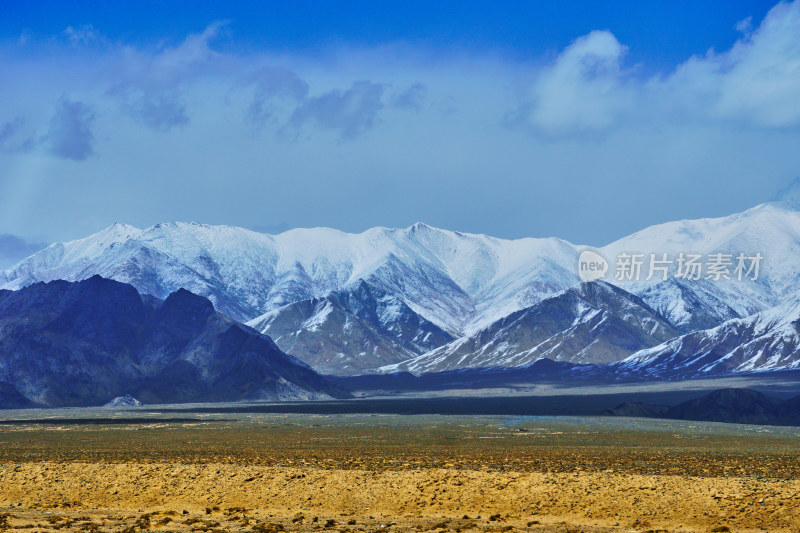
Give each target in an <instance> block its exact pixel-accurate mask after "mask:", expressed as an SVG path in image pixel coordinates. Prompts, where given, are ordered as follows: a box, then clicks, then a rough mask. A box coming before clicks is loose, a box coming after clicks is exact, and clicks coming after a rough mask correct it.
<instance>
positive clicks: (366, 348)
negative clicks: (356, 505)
mask: <svg viewBox="0 0 800 533" xmlns="http://www.w3.org/2000/svg"><path fill="white" fill-rule="evenodd" d="M248 325H250V326H252V327H253V328H255V329H257V330H258V331H260V332H262V333H264V334H265V335H269V336H270V337H272V338H273V339H274V340H275V342H276V343H277V345H278V346H280V347H281V349H283V350H285V351H287V352H289V353H293V354H300V355H299V356H298V357H299V358H300V359H302V360H303V361H304V362H306V363H307V364H309V365H310V366H312V367H313V368H314V369H316V370H317V371H319V372H323V373H326V374H331V375H357V374H362V373H364V372H369V371H374V369H376V368H378V367H380V366H383V365H387V364H391V363H397V362H399V361H404V360H406V359H410V358H412V357H415V356H417V355H420V354H422V353H424V352H427V351H429V350H432V349H434V348H438V347H439V346H442V345H443V344H446V343H448V342H450V341H452V340H453V337H452V336H451V335H450V334H449V333H447V332H446V331H444V330H443V329H441V328H440V327H439V326H437V325H436V324H434V323H432V322H430V321H429V320H426V319H425V318H423V317H422V316H421V315H419V314H418V313H416V312H414V311H413V310H412V309H411V308H410V307H408V305H406V304H405V303H404V302H403V300H401V299H400V298H397V297H395V296H391V295H390V294H388V293H387V292H385V291H383V290H381V289H379V288H377V287H374V286H372V285H370V284H368V283H366V282H364V281H359V282H358V283H356V284H355V285H354V286H352V287H349V288H348V289H346V290H341V291H335V292H333V293H331V294H329V295H328V296H326V297H324V298H310V299H307V300H302V301H299V302H295V303H292V304H289V305H286V306H284V307H281V308H280V309H277V310H275V311H272V312H270V313H267V314H266V315H263V316H261V317H259V318H257V319H255V320H253V321H251V322H249V323H248Z"/></svg>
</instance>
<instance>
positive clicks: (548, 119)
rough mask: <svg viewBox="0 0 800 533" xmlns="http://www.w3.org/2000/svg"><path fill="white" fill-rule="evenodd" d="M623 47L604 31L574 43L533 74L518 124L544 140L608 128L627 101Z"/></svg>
mask: <svg viewBox="0 0 800 533" xmlns="http://www.w3.org/2000/svg"><path fill="white" fill-rule="evenodd" d="M624 53H625V47H624V46H623V45H621V44H620V43H619V41H617V39H616V37H614V35H612V34H611V33H610V32H608V31H593V32H591V33H590V34H588V35H586V36H583V37H580V38H578V39H576V40H575V41H574V42H573V43H572V44H570V45H569V46H568V47H567V48H566V49H565V50H564V51H563V52H562V53H561V54H560V55H559V56H558V58H557V59H556V61H555V63H554V64H553V65H551V66H549V67H547V68H545V69H542V71H541V72H540V73H539V74H538V76H537V77H536V80H535V81H534V83H533V86H532V88H531V91H530V96H529V98H530V99H529V100H526V101H523V103H522V106H521V109H520V112H519V113H520V115H519V117H518V119H521V120H523V121H526V122H528V123H529V124H530V125H531V126H532V127H533V128H534V129H535V130H537V131H538V132H541V133H544V134H546V135H563V134H572V133H578V134H580V133H583V132H591V131H595V130H601V129H605V128H608V127H609V126H611V125H612V124H614V122H615V121H616V119H617V118H618V116H619V114H620V112H621V111H622V108H623V106H624V105H625V104H626V102H627V101H628V95H627V93H628V92H629V90H628V88H627V87H626V86H625V84H624V80H623V78H622V76H623V74H622V66H621V65H622V58H623V55H624Z"/></svg>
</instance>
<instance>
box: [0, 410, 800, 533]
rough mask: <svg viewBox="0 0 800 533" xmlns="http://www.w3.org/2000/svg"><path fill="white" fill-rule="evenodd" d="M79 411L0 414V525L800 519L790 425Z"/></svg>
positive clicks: (795, 445) (738, 526)
mask: <svg viewBox="0 0 800 533" xmlns="http://www.w3.org/2000/svg"><path fill="white" fill-rule="evenodd" d="M75 412H76V411H74V410H73V411H72V413H70V414H69V415H65V414H64V413H63V412H62V413H59V414H58V415H53V414H52V413H50V414H49V415H47V416H46V417H45V416H44V415H42V414H41V412H40V413H38V414H37V412H32V411H29V412H24V413H23V414H21V415H18V416H16V417H14V416H8V417H6V418H3V419H2V420H0V530H23V529H24V530H26V531H55V530H60V531H129V532H133V531H223V530H225V531H256V532H258V531H262V532H263V531H321V532H324V531H352V532H357V531H397V532H400V531H414V532H416V531H436V530H439V531H445V530H447V531H464V532H468V531H498V532H500V531H542V532H545V531H564V532H566V531H573V532H577V531H586V532H592V531H640V532H645V531H718V532H720V531H787V532H788V531H800V479H798V478H800V433H798V432H797V429H796V428H770V427H758V426H735V425H725V424H710V423H688V422H668V421H663V420H660V421H652V420H644V419H604V418H586V419H577V418H521V419H512V418H510V417H499V416H496V417H490V416H472V417H466V416H450V417H446V416H432V415H431V416H399V415H336V416H333V415H328V416H323V415H275V414H269V415H265V414H236V415H193V416H191V417H188V416H187V417H184V418H181V419H177V418H172V419H170V418H169V415H167V414H158V413H153V412H149V413H145V414H140V411H138V410H106V411H105V412H102V410H95V411H88V414H87V413H84V412H83V411H82V410H79V411H78V412H80V416H79V418H78V419H74V418H65V416H77V415H75ZM36 416H40V417H42V418H39V419H37V420H32V419H30V418H31V417H36ZM56 416H57V417H56ZM54 417H55V418H54ZM131 417H136V419H135V420H134V419H131ZM126 418H127V420H126Z"/></svg>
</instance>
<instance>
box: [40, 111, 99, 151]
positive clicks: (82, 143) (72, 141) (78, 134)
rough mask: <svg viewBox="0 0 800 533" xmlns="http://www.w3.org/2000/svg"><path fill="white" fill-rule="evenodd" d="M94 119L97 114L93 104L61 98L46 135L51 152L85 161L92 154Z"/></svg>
mask: <svg viewBox="0 0 800 533" xmlns="http://www.w3.org/2000/svg"><path fill="white" fill-rule="evenodd" d="M94 121H95V114H94V112H93V111H92V108H91V106H89V105H87V104H85V103H83V102H79V101H72V100H70V99H68V98H61V100H59V102H58V104H57V106H56V111H55V113H53V116H52V117H51V119H50V125H49V127H48V129H47V134H46V135H45V141H46V144H47V146H48V147H49V150H50V153H51V154H53V155H55V156H57V157H63V158H64V159H72V160H74V161H83V160H84V159H86V158H87V157H89V156H90V155H92V154H93V153H94V147H93V143H94V133H93V132H92V125H93V123H94Z"/></svg>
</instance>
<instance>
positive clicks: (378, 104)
mask: <svg viewBox="0 0 800 533" xmlns="http://www.w3.org/2000/svg"><path fill="white" fill-rule="evenodd" d="M384 90H385V86H384V85H382V84H379V83H373V82H370V81H356V82H353V85H352V86H350V88H349V89H347V90H344V91H342V90H338V89H335V90H332V91H328V92H326V93H323V94H321V95H319V96H315V97H313V98H309V99H308V100H306V101H305V102H304V103H303V104H302V105H301V106H300V107H298V108H297V109H295V111H294V112H293V113H292V117H291V119H290V121H289V125H290V126H292V127H295V128H298V129H299V128H303V127H304V126H306V125H307V124H312V125H316V126H317V127H319V128H322V129H327V130H333V131H336V132H337V133H339V134H340V135H341V137H342V138H343V139H352V138H354V137H356V136H358V135H359V134H361V133H364V132H365V131H367V130H368V129H370V128H371V127H372V126H373V125H374V124H375V120H376V118H377V116H378V113H379V112H380V111H381V109H383V107H384V105H383V93H384Z"/></svg>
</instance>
